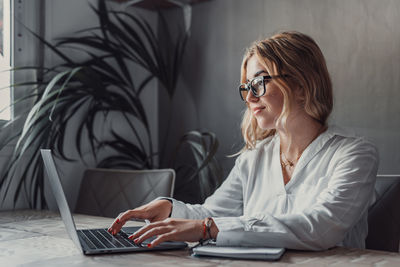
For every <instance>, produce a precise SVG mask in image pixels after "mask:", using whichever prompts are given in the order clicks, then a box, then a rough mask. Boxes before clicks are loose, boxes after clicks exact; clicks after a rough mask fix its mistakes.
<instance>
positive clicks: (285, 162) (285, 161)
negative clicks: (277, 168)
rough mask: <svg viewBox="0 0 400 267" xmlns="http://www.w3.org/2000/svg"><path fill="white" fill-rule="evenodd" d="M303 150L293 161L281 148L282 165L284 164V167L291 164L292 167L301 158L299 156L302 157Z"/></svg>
mask: <svg viewBox="0 0 400 267" xmlns="http://www.w3.org/2000/svg"><path fill="white" fill-rule="evenodd" d="M303 151H304V150H303ZM303 151H301V153H300V154H299V156H298V157H297V158H296V160H295V161H291V160H289V159H288V158H287V157H286V156H285V154H284V153H283V152H282V150H281V153H280V158H281V165H282V167H283V168H285V167H287V166H289V167H290V168H293V166H294V163H295V162H297V161H298V160H299V158H300V157H301V154H303Z"/></svg>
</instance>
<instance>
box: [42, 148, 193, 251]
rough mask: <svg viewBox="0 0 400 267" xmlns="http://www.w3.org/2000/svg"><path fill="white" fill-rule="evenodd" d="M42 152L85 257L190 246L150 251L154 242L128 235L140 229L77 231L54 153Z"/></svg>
mask: <svg viewBox="0 0 400 267" xmlns="http://www.w3.org/2000/svg"><path fill="white" fill-rule="evenodd" d="M40 152H41V154H42V158H43V161H44V166H45V169H46V171H47V174H48V177H49V182H50V187H51V189H52V191H53V194H54V197H55V199H56V202H57V205H58V209H59V210H60V213H61V218H62V220H63V222H64V224H65V228H66V230H67V233H68V235H69V237H70V238H71V239H72V241H73V242H74V243H75V245H76V246H77V247H78V249H79V250H80V251H81V252H82V253H83V254H85V255H89V254H106V253H121V252H139V251H154V250H170V249H183V248H186V247H187V244H186V243H185V242H163V243H161V244H160V245H158V246H156V247H153V248H148V247H147V244H148V243H149V242H151V241H152V239H148V240H146V241H145V242H143V243H142V244H135V243H134V242H133V241H132V240H130V239H129V238H128V236H129V235H130V234H131V233H133V232H135V231H136V230H138V229H139V228H140V227H123V228H122V230H121V231H120V233H118V234H117V235H115V236H113V235H111V234H110V233H109V232H107V228H103V229H79V230H77V229H76V226H75V222H74V218H73V217H72V214H71V211H70V209H69V206H68V203H67V199H66V198H65V194H64V190H63V188H62V185H61V182H60V178H59V175H58V172H57V169H56V165H55V163H54V159H53V156H52V154H51V150H49V149H41V150H40Z"/></svg>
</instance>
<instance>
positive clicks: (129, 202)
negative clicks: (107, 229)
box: [75, 169, 175, 218]
mask: <svg viewBox="0 0 400 267" xmlns="http://www.w3.org/2000/svg"><path fill="white" fill-rule="evenodd" d="M174 183H175V171H174V170H173V169H158V170H110V169H87V170H86V171H85V173H84V176H83V179H82V182H81V187H80V191H79V195H78V200H77V204H76V208H75V212H76V213H81V214H88V215H96V216H104V217H112V218H115V217H116V216H118V214H119V213H120V212H123V211H125V210H128V209H132V208H135V207H138V206H140V205H143V204H145V203H147V202H150V201H151V200H153V199H155V198H156V197H160V196H163V197H172V195H173V190H174Z"/></svg>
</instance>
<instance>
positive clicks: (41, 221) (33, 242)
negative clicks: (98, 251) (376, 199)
mask: <svg viewBox="0 0 400 267" xmlns="http://www.w3.org/2000/svg"><path fill="white" fill-rule="evenodd" d="M74 217H75V222H76V224H77V227H78V229H79V228H96V227H99V228H104V227H107V226H108V225H109V224H110V223H111V222H112V220H113V219H111V218H103V217H94V216H87V215H75V216H74ZM138 224H140V223H135V222H129V226H133V225H138ZM190 254H191V253H190V250H189V249H186V250H177V251H161V252H141V253H124V254H108V255H100V256H84V255H83V254H81V253H80V252H79V250H78V249H77V248H76V247H75V245H74V244H73V243H72V241H71V240H70V239H69V238H68V236H67V233H66V231H65V228H64V224H63V223H62V221H61V218H60V217H59V215H58V214H56V213H53V212H48V211H34V210H22V211H3V212H0V266H2V267H3V266H4V267H6V266H7V267H11V266H40V267H42V266H55V267H62V266H96V267H101V266H119V267H120V266H126V265H127V266H160V267H161V266H163V267H164V266H174V267H176V266H192V267H200V266H207V267H213V266H221V265H224V266H225V265H228V266H241V267H242V266H268V265H272V266H288V265H297V266H340V267H348V266H400V254H398V253H391V252H383V251H375V250H360V249H348V248H340V247H337V248H333V249H330V250H328V251H323V252H309V251H293V250H289V251H287V252H286V253H285V255H284V256H283V257H282V258H281V260H280V261H277V262H266V261H252V260H246V261H245V260H231V259H220V258H198V257H193V256H191V255H190Z"/></svg>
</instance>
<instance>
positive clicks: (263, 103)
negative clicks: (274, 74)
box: [246, 56, 283, 130]
mask: <svg viewBox="0 0 400 267" xmlns="http://www.w3.org/2000/svg"><path fill="white" fill-rule="evenodd" d="M246 72H247V77H246V78H247V81H246V82H249V81H251V80H252V79H253V78H254V77H258V76H265V75H269V73H268V72H267V70H266V69H265V68H264V67H263V66H262V65H261V64H260V63H259V61H258V59H257V57H256V56H252V57H251V58H249V60H248V61H247V69H246ZM265 82H266V85H265V94H264V95H263V96H261V97H255V96H254V95H253V93H251V90H250V91H249V93H248V94H247V97H246V101H247V105H248V107H249V109H250V111H251V113H252V115H253V116H254V117H255V118H256V120H257V123H258V126H259V127H260V128H261V129H263V130H270V129H276V128H278V127H277V126H278V125H277V120H278V118H279V116H280V114H281V112H282V108H283V94H282V92H281V90H280V89H279V88H278V86H277V85H276V84H275V83H274V81H273V80H269V81H268V80H266V81H265Z"/></svg>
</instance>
